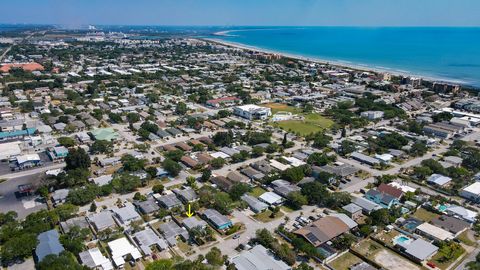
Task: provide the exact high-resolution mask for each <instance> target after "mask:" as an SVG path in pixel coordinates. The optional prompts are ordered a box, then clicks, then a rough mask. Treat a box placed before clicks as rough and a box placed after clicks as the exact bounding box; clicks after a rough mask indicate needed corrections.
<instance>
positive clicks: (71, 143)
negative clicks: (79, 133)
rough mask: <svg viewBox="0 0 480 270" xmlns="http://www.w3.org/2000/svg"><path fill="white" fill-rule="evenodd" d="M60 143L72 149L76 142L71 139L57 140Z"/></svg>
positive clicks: (61, 138)
mask: <svg viewBox="0 0 480 270" xmlns="http://www.w3.org/2000/svg"><path fill="white" fill-rule="evenodd" d="M57 141H58V143H59V144H61V145H63V146H65V147H67V148H70V147H73V146H75V140H74V139H72V138H70V137H60V138H58V139H57Z"/></svg>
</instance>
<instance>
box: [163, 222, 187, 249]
mask: <svg viewBox="0 0 480 270" xmlns="http://www.w3.org/2000/svg"><path fill="white" fill-rule="evenodd" d="M159 229H160V231H161V232H162V234H163V236H164V237H165V240H167V243H168V245H169V246H175V245H176V244H177V239H176V238H177V236H180V237H182V238H183V239H184V240H187V239H188V232H187V230H186V229H185V228H183V227H180V226H178V225H177V223H175V222H174V221H170V222H167V223H163V224H160V228H159Z"/></svg>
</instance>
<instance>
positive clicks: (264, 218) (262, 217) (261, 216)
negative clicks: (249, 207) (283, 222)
mask: <svg viewBox="0 0 480 270" xmlns="http://www.w3.org/2000/svg"><path fill="white" fill-rule="evenodd" d="M270 214H272V211H270V210H266V211H263V212H261V213H258V214H256V215H255V216H253V217H254V218H255V219H256V220H258V221H261V222H263V223H267V222H270V221H272V220H276V219H279V218H281V217H283V213H282V212H278V213H277V214H276V215H275V217H274V218H270Z"/></svg>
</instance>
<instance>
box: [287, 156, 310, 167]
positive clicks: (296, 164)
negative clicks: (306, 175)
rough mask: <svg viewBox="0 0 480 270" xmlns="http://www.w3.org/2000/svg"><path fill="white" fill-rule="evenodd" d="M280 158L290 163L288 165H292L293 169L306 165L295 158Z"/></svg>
mask: <svg viewBox="0 0 480 270" xmlns="http://www.w3.org/2000/svg"><path fill="white" fill-rule="evenodd" d="M282 158H283V159H285V160H286V161H288V163H290V165H292V166H293V167H299V166H302V165H305V164H307V163H306V162H304V161H302V160H300V159H298V158H295V157H282Z"/></svg>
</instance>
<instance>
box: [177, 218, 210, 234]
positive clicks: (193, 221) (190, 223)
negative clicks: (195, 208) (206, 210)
mask: <svg viewBox="0 0 480 270" xmlns="http://www.w3.org/2000/svg"><path fill="white" fill-rule="evenodd" d="M182 225H183V226H184V227H185V228H187V230H188V231H190V230H192V229H194V228H200V229H202V230H203V229H205V228H206V227H207V223H206V222H205V221H203V220H201V219H197V218H196V217H195V216H193V217H189V218H186V219H184V220H182Z"/></svg>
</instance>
